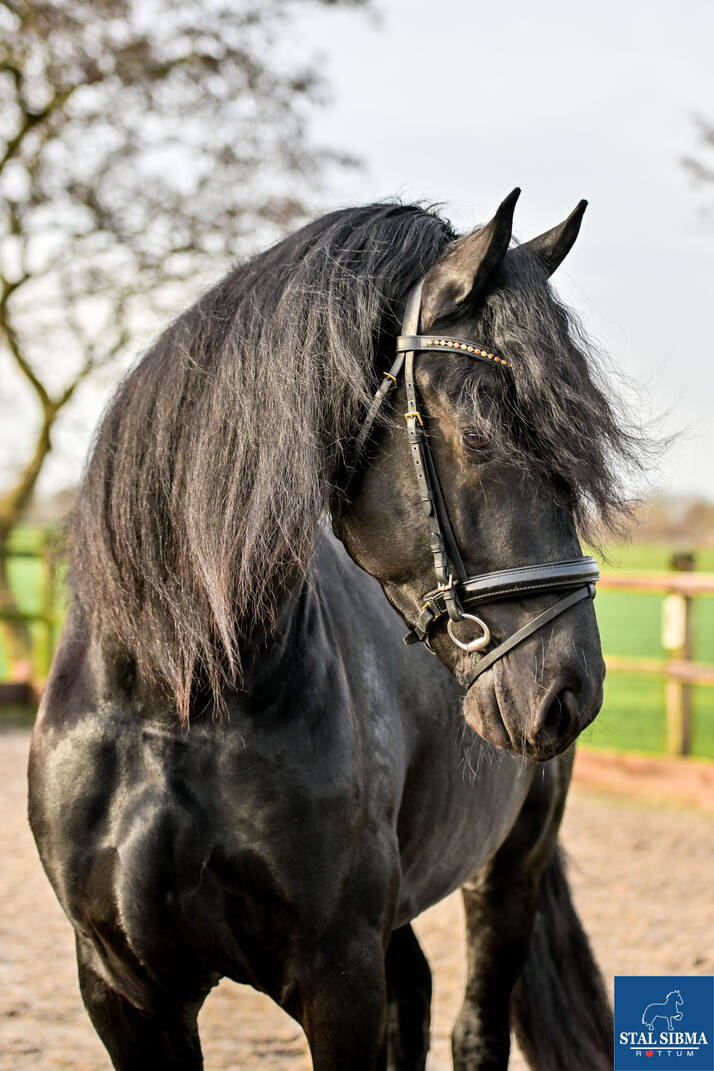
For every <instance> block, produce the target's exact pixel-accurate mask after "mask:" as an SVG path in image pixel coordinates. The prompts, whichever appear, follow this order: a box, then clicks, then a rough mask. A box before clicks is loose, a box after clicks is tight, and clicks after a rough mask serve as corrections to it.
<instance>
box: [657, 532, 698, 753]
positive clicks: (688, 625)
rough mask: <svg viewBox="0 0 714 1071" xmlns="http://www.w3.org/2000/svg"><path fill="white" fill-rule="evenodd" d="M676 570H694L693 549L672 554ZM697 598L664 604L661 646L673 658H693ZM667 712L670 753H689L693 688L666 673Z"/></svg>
mask: <svg viewBox="0 0 714 1071" xmlns="http://www.w3.org/2000/svg"><path fill="white" fill-rule="evenodd" d="M670 568H671V569H672V571H673V572H679V573H690V572H693V571H694V568H695V561H694V553H693V552H692V551H677V552H676V553H674V554H673V555H672V559H671V562H670ZM693 606H694V600H693V598H692V597H691V596H690V595H679V594H672V595H668V596H667V597H666V598H665V600H664V604H663V607H662V610H663V620H662V645H663V646H664V647H665V648H666V649H667V653H668V655H669V657H670V658H671V659H674V660H676V661H684V662H690V661H691V660H692V658H693V657H694V621H693V613H692V611H693ZM665 709H666V714H667V751H668V752H669V754H670V755H689V753H690V751H691V746H692V687H691V685H690V684H686V683H684V682H683V681H681V680H677V679H675V678H674V677H671V676H669V674H668V675H667V679H666V683H665Z"/></svg>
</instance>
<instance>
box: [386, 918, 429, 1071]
mask: <svg viewBox="0 0 714 1071" xmlns="http://www.w3.org/2000/svg"><path fill="white" fill-rule="evenodd" d="M386 967H387V997H388V1001H389V1024H388V1032H389V1071H424V1068H425V1067H426V1056H427V1053H428V1051H429V1023H430V1018H431V971H430V969H429V964H428V963H427V960H426V956H425V955H424V953H423V952H422V950H421V948H420V946H419V942H418V941H417V939H416V935H415V933H414V931H413V929H412V928H411V926H402V927H401V928H400V929H398V930H394V932H393V933H392V936H391V938H390V940H389V947H388V948H387V961H386Z"/></svg>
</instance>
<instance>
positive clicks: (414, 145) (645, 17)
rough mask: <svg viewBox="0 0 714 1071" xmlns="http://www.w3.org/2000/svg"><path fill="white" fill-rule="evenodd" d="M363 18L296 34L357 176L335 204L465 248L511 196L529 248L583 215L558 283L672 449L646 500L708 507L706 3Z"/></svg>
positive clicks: (712, 366) (712, 301) (713, 111)
mask: <svg viewBox="0 0 714 1071" xmlns="http://www.w3.org/2000/svg"><path fill="white" fill-rule="evenodd" d="M378 7H379V10H380V11H381V13H382V15H381V19H380V21H379V22H378V23H374V22H369V21H368V20H364V19H360V18H357V17H356V16H355V15H354V14H351V13H343V14H340V15H336V14H330V13H325V12H324V11H323V12H322V13H320V14H317V15H314V16H311V17H310V18H309V19H308V20H306V21H305V23H304V25H303V31H304V33H305V34H306V35H307V37H308V38H309V39H310V40H311V41H313V42H315V44H316V46H317V47H319V48H320V49H321V50H322V54H323V62H324V64H325V69H326V73H327V76H328V81H330V82H331V84H332V86H333V88H334V101H333V105H332V107H331V108H330V109H329V110H328V111H327V112H325V113H324V114H322V115H321V116H320V119H319V134H320V136H321V138H322V140H323V141H325V142H326V143H328V144H336V145H343V146H346V147H348V148H350V149H351V150H352V151H353V152H354V153H355V154H356V155H358V156H360V157H362V158H363V160H364V161H365V163H366V165H367V166H366V169H365V171H364V172H363V173H361V174H358V175H350V176H346V177H344V178H343V179H342V181H341V185H340V188H339V190H338V193H337V196H338V198H339V199H340V201H341V202H342V203H356V202H359V201H365V200H370V199H373V198H376V197H382V196H385V195H393V194H399V195H401V196H402V197H404V198H407V199H421V198H425V199H427V200H429V201H439V202H443V203H444V212H445V214H446V215H448V216H449V217H450V218H451V219H452V220H453V222H454V223H455V224H456V225H457V226H458V227H459V228H461V229H466V228H468V227H470V226H472V225H474V224H475V223H478V222H483V221H485V220H486V219H487V218H489V217H490V215H491V214H492V213H493V211H494V209H495V208H496V206H497V204H498V203H499V201H500V200H502V198H503V197H504V196H505V195H506V194H507V193H508V192H509V190H511V189H512V188H513V187H514V186H521V187H522V190H523V193H522V195H521V199H520V201H519V203H518V206H517V208H516V222H515V234H516V236H517V237H518V238H519V239H527V238H529V237H532V236H533V235H535V234H538V233H540V232H541V231H543V230H545V229H547V228H549V227H551V226H553V225H554V224H555V223H557V222H558V221H559V220H561V219H562V218H564V217H565V216H566V215H567V214H568V213H569V212H570V210H571V209H572V208H573V206H574V205H575V204H576V202H577V201H578V200H579V199H580V198H581V197H585V198H587V199H588V200H589V202H590V205H589V208H588V211H587V213H586V216H585V221H584V223H583V228H582V230H581V234H580V238H579V240H578V243H577V244H576V246H575V248H574V250H573V252H572V253H571V254H570V256H569V257H568V260H567V261H566V262H565V264H564V265H563V267H562V268H561V269H560V270H559V272H558V274H557V276H556V277H555V280H554V281H555V282H556V283H557V286H558V289H559V290H560V292H561V294H562V295H563V297H564V298H565V299H566V300H567V301H568V302H569V303H570V304H571V305H573V306H575V308H576V309H577V310H578V312H579V313H580V315H581V317H582V318H583V319H584V321H585V323H586V325H587V327H588V328H589V331H590V333H591V334H592V335H594V336H595V337H596V338H597V339H598V340H600V342H601V343H602V344H603V345H604V346H605V347H606V348H607V350H608V351H609V353H610V354H611V356H612V358H613V360H614V362H615V364H616V366H617V367H618V368H620V369H622V371H623V372H624V373H626V374H627V375H628V376H630V377H633V378H634V379H635V380H636V381H637V382H638V383H639V384H640V386H641V387H642V389H643V395H644V404H645V405H647V404H649V406H650V408H651V411H652V412H653V413H660V414H661V413H663V412H665V411H667V410H669V411H670V416H669V418H668V419H667V421H666V427H667V428H668V429H669V430H672V429H681V430H682V436H681V439H680V440H679V442H678V443H677V444H676V445H675V446H674V447H672V448H671V449H670V451H669V454H668V456H667V458H666V461H665V462H664V463H663V465H662V466H661V469H660V470H659V471H658V472H655V473H654V474H653V482H654V484H655V485H657V486H660V487H662V488H663V489H667V490H670V491H677V492H682V491H695V492H699V493H703V494H706V495H708V496H710V497H713V498H714V474H713V473H712V465H713V463H714V342H713V340H712V339H713V334H714V322H713V320H714V317H713V315H712V311H713V308H712V307H713V306H714V186H712V187H710V189H709V190H708V191H705V190H704V189H702V188H697V187H696V186H694V185H693V183H692V180H691V178H690V176H689V174H688V173H687V172H686V171H685V170H684V169H683V168H682V166H681V164H680V158H681V157H682V155H684V154H687V153H692V152H693V151H694V150H695V148H696V146H697V131H696V127H695V124H694V121H693V119H694V116H695V115H697V114H699V115H704V116H708V117H709V118H710V119H711V120H712V122H714V59H713V57H714V3H711V2H709V0H707V2H705V0H685V2H684V3H678V4H672V3H671V2H669V3H663V2H659V0H649V2H647V3H645V2H643V0H635V2H629V3H628V2H627V0H619V2H615V0H599V2H598V3H597V4H587V5H586V4H579V3H574V2H573V0H568V2H565V0H541V2H539V3H537V4H534V3H532V2H527V0H518V2H503V3H500V4H494V3H489V4H483V3H477V2H476V3H473V2H472V3H466V2H459V0H439V2H438V3H435V2H434V0H430V2H428V3H427V2H425V0H381V2H380V3H379V4H378ZM712 156H714V153H712ZM707 202H708V203H709V204H710V205H711V208H712V214H711V215H710V216H709V217H708V218H706V217H704V216H703V215H702V211H701V210H702V206H704V205H705V204H706V203H707Z"/></svg>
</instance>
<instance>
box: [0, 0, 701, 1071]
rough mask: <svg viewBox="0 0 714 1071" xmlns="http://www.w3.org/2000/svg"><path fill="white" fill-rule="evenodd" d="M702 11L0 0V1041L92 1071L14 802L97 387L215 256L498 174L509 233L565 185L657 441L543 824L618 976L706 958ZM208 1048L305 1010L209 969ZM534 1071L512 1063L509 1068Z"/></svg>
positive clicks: (428, 924) (596, 322)
mask: <svg viewBox="0 0 714 1071" xmlns="http://www.w3.org/2000/svg"><path fill="white" fill-rule="evenodd" d="M712 42H714V3H712V2H711V0H687V2H686V3H685V4H678V5H676V4H671V3H664V2H662V0H648V2H647V3H645V2H644V0H631V2H630V3H622V0H617V2H616V0H600V2H599V3H598V4H596V5H593V4H590V5H584V4H574V3H573V2H572V0H568V2H566V0H541V2H540V3H538V4H533V3H531V2H527V0H510V2H504V3H500V4H484V3H479V2H474V0H471V2H469V3H467V2H465V0H441V2H440V3H438V4H435V3H433V2H429V3H427V2H426V0H369V2H365V0H322V2H318V0H310V2H307V0H0V730H2V731H0V813H2V815H3V819H4V820H3V821H2V822H0V858H2V860H3V866H2V867H0V902H2V904H3V911H2V913H1V914H0V945H1V946H2V956H1V957H0V978H2V981H3V985H2V986H0V1050H1V1051H2V1053H3V1056H2V1057H1V1058H0V1063H2V1066H3V1067H4V1068H5V1067H6V1068H7V1069H8V1071H36V1069H37V1068H54V1067H62V1068H70V1069H73V1071H89V1069H91V1071H98V1069H99V1068H107V1069H108V1066H109V1065H108V1060H107V1056H106V1053H105V1052H104V1050H103V1048H102V1047H101V1045H100V1043H99V1041H98V1039H97V1037H96V1036H95V1034H94V1032H93V1030H92V1029H91V1027H90V1024H89V1021H88V1019H87V1017H86V1015H85V1013H84V1009H83V1007H82V1004H81V1000H80V997H79V993H78V991H77V986H76V976H75V968H74V965H73V964H74V956H73V952H72V943H73V942H72V936H71V931H70V928H69V927H68V925H67V921H66V919H65V917H64V915H63V914H62V912H61V910H60V908H59V906H58V904H57V902H56V901H55V899H54V897H53V896H52V894H51V892H50V889H49V887H48V885H47V883H46V881H45V879H44V876H43V874H42V872H41V869H40V866H39V864H38V860H37V857H36V852H35V848H34V845H33V843H32V841H31V838H30V834H29V830H28V828H27V822H26V819H25V811H26V787H25V768H26V762H27V750H28V744H29V725H30V724H31V722H32V719H33V717H34V714H35V711H36V707H37V700H38V697H39V695H40V694H41V689H42V687H43V683H44V681H45V679H46V676H47V673H48V670H49V665H50V662H51V659H52V653H53V650H54V646H55V643H56V640H57V636H58V634H59V630H60V629H61V625H62V620H63V616H64V612H65V606H64V596H63V590H62V572H63V566H62V553H61V548H62V534H63V522H64V519H65V518H66V516H67V513H68V510H69V509H71V506H72V501H73V497H74V489H75V488H76V486H77V482H78V480H79V478H80V473H81V468H82V461H83V458H84V456H85V454H86V452H87V449H88V447H89V444H90V442H91V436H92V431H93V428H94V427H95V426H96V423H97V420H98V418H99V416H100V413H101V411H102V408H103V406H104V405H105V404H106V401H107V399H108V398H109V396H110V395H111V393H112V391H113V390H114V389H115V387H116V384H117V382H118V380H119V378H120V377H121V376H122V374H123V373H124V372H125V370H126V369H127V368H128V367H130V365H131V363H132V362H133V361H135V360H136V359H137V357H138V356H139V355H140V354H141V352H142V350H143V349H144V348H145V347H146V345H147V344H148V342H149V341H150V340H151V338H152V337H153V336H154V335H155V334H156V333H157V332H159V331H160V330H161V329H162V328H163V326H164V325H165V324H166V323H167V321H168V319H169V318H170V317H172V316H174V315H175V314H177V313H178V312H179V311H180V310H181V309H182V308H183V307H184V306H185V305H186V304H187V303H188V302H190V301H192V300H193V299H195V298H196V296H197V295H199V294H200V293H201V291H202V290H203V289H204V288H205V287H206V286H207V285H209V284H210V283H212V282H214V281H215V280H217V279H218V278H220V277H221V276H222V275H223V274H224V273H225V272H226V270H227V269H228V267H229V266H230V265H231V263H233V262H234V261H235V259H236V258H241V257H245V256H247V255H248V254H250V253H251V251H253V250H255V249H258V248H261V247H263V246H265V245H266V244H268V243H270V242H271V241H274V240H276V239H277V238H279V237H280V236H281V235H283V234H284V233H286V232H287V231H289V230H290V229H292V228H295V227H297V226H298V225H300V224H301V223H302V222H303V221H305V220H307V219H309V218H311V217H313V216H315V215H319V214H322V213H323V212H325V211H328V210H330V209H332V208H334V207H337V206H340V205H350V204H357V203H360V202H365V201H369V200H374V199H380V198H392V197H399V198H402V199H404V200H410V201H411V200H418V201H420V202H422V203H424V204H435V205H438V206H439V210H440V211H441V212H442V213H443V214H444V215H446V216H447V217H449V218H450V219H451V220H452V222H453V223H454V224H455V225H456V226H457V227H458V228H459V229H461V230H463V231H466V230H468V229H469V228H472V227H474V226H476V225H478V224H479V223H481V222H483V221H485V220H487V219H489V218H490V217H491V215H492V214H493V211H494V209H495V208H496V206H497V205H498V203H499V202H500V201H501V200H502V198H503V197H504V196H505V195H506V194H507V193H508V192H509V191H510V190H511V189H512V188H513V187H514V186H517V185H518V186H521V187H522V189H523V193H522V196H521V199H520V201H519V203H518V206H517V213H516V223H515V233H516V236H517V237H518V238H519V239H521V240H524V239H529V238H532V237H533V236H535V235H537V234H539V233H541V232H542V231H544V230H546V229H548V228H550V227H552V226H554V225H555V224H556V223H557V222H559V221H560V220H562V219H563V218H564V217H565V216H566V215H567V214H568V213H569V212H570V210H571V209H572V208H573V206H574V205H575V204H576V203H577V201H578V200H579V199H580V198H582V197H585V198H587V199H588V200H589V202H590V207H589V208H588V212H587V214H586V217H585V221H584V225H583V228H582V231H581V235H580V238H579V240H578V242H577V244H576V246H575V248H574V250H573V252H572V253H571V254H570V256H569V257H568V259H567V261H566V262H565V265H564V266H563V267H562V268H561V269H560V270H559V271H558V273H557V275H556V276H555V279H554V283H555V286H556V287H557V289H558V291H559V293H560V294H561V296H562V297H563V298H564V300H566V301H567V302H568V303H569V304H570V305H571V306H572V307H574V308H575V309H576V310H577V312H578V313H579V315H580V317H581V318H582V320H583V321H584V324H585V326H586V329H587V331H588V332H589V334H590V335H591V336H592V337H594V339H595V340H597V341H598V342H599V344H600V346H601V347H602V349H603V351H604V352H605V353H606V354H608V355H609V356H608V360H609V367H610V381H611V384H612V390H613V392H617V393H618V394H620V395H622V396H623V397H624V399H625V401H626V402H627V404H628V405H629V406H630V407H631V410H632V411H633V413H634V414H635V416H636V418H637V419H638V420H639V421H640V422H642V423H643V424H645V425H646V426H648V427H649V429H650V431H651V432H652V434H653V436H654V437H656V438H658V439H659V440H660V441H663V440H665V439H669V440H670V442H669V446H668V448H667V449H666V450H664V451H663V452H662V453H661V456H660V457H659V459H658V460H657V461H656V462H655V464H654V465H653V467H652V468H651V470H650V472H649V478H648V481H647V482H645V483H644V484H643V483H639V484H637V483H635V482H634V477H632V476H631V474H628V473H626V474H625V476H626V477H627V478H628V479H629V480H630V487H631V491H632V495H633V497H636V498H637V500H638V504H637V507H636V509H635V512H634V520H633V524H632V526H631V528H630V536H629V540H628V541H627V542H624V543H620V544H614V543H612V542H611V541H609V542H608V541H606V543H605V546H604V548H603V549H604V553H601V554H600V560H601V564H602V569H603V579H602V582H601V584H600V585H599V589H598V596H597V602H596V608H597V612H598V618H599V622H600V627H601V632H602V636H603V646H604V649H605V652H606V659H607V663H608V678H607V682H606V695H605V704H604V707H603V710H602V712H601V714H600V715H599V717H598V718H597V719H596V720H595V722H594V723H593V725H592V726H591V727H590V728H589V729H588V730H587V731H586V732H585V733H584V734H583V736H582V737H581V741H580V746H579V748H578V755H577V758H576V765H575V786H574V789H573V791H571V794H570V797H569V801H568V807H567V810H566V816H565V822H564V826H563V830H562V842H563V844H564V847H565V851H566V854H567V856H568V858H569V863H570V874H571V881H572V884H573V887H574V890H575V897H576V902H577V905H578V910H579V912H580V914H581V916H582V918H583V921H584V923H585V927H586V930H587V932H588V934H589V936H590V940H591V941H592V944H593V947H594V949H595V952H596V955H597V957H598V959H599V961H600V964H601V967H602V970H603V973H604V977H605V979H606V982H607V983H608V984H610V983H611V980H612V977H613V975H615V974H623V973H624V974H627V973H633V974H649V975H660V974H661V975H665V974H672V973H677V974H684V975H689V974H712V973H714V959H713V958H712V954H711V941H710V940H707V936H710V935H711V932H712V927H714V917H713V916H712V898H711V873H712V848H711V813H703V812H707V811H708V812H711V810H712V807H713V806H714V803H713V802H712V801H714V762H712V761H711V760H713V759H714V687H712V685H714V598H712V596H714V475H713V474H712V465H713V462H714V421H712V411H713V410H714V401H713V399H714V352H713V347H712V301H713V298H714V288H713V287H712V275H713V273H712V267H713V266H714V92H713V89H714V86H713V84H712V79H713V73H712V71H713V69H712V62H711V54H712ZM416 929H417V932H418V933H419V937H420V940H421V941H422V942H423V944H424V948H425V950H426V952H427V955H428V957H429V960H430V962H431V964H432V968H433V970H434V976H435V992H434V1016H433V1021H432V1022H433V1029H432V1039H433V1040H432V1051H431V1054H430V1058H429V1064H428V1067H429V1071H447V1069H448V1068H451V1058H450V1042H449V1035H450V1031H451V1026H452V1023H453V1020H454V1016H455V1014H456V1010H457V1008H458V1006H459V1004H460V1002H461V999H462V995H463V986H464V976H465V951H464V944H463V940H462V938H461V937H460V935H461V934H462V932H463V918H462V915H461V902H460V899H459V897H458V895H456V894H455V895H453V896H451V897H449V898H447V899H446V900H445V901H442V902H441V903H440V904H438V905H437V906H436V907H434V908H433V909H431V910H430V911H428V912H426V913H425V914H424V915H423V916H422V917H420V918H419V919H418V920H417V923H416ZM200 1022H201V1027H202V1038H203V1042H204V1051H205V1055H206V1067H207V1068H212V1069H213V1071H219V1069H221V1068H223V1069H225V1071H228V1069H230V1068H235V1067H236V1066H239V1065H240V1066H241V1067H242V1068H246V1069H248V1068H260V1069H261V1071H271V1069H272V1071H309V1068H310V1067H311V1062H310V1058H309V1054H308V1052H307V1047H306V1044H305V1040H304V1037H303V1035H302V1033H301V1031H300V1030H299V1028H298V1027H297V1025H296V1024H295V1023H294V1022H293V1021H292V1020H290V1019H288V1017H287V1016H286V1015H284V1014H283V1013H281V1012H280V1011H279V1010H278V1009H277V1008H276V1007H275V1006H274V1005H271V1004H270V1002H269V1001H268V999H267V998H266V997H265V996H263V995H261V994H258V993H256V992H254V991H252V990H249V989H246V988H245V987H237V986H235V985H233V984H232V983H229V982H227V981H225V980H224V981H223V982H222V983H221V985H220V986H219V988H218V990H217V991H216V993H215V994H213V995H212V996H211V997H210V999H209V1000H208V1001H207V1003H206V1006H205V1008H204V1010H203V1011H202V1013H201V1020H200ZM509 1066H510V1067H511V1068H512V1069H513V1071H525V1066H526V1065H525V1061H524V1060H523V1059H522V1058H521V1056H520V1055H519V1054H518V1053H517V1052H515V1053H514V1055H513V1057H512V1060H511V1063H510V1065H509Z"/></svg>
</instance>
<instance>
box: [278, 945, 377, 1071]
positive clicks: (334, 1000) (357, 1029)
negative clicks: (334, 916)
mask: <svg viewBox="0 0 714 1071" xmlns="http://www.w3.org/2000/svg"><path fill="white" fill-rule="evenodd" d="M301 959H302V962H301V964H300V967H299V981H297V994H296V996H297V999H296V1000H293V999H290V1000H289V1002H288V1003H287V1004H286V1005H285V1007H286V1010H288V1011H289V1012H290V1013H291V1014H293V1015H294V1016H295V1018H296V1019H298V1021H299V1022H300V1023H301V1024H302V1028H303V1030H304V1031H305V1034H306V1036H307V1040H308V1043H309V1045H310V1053H311V1055H312V1063H313V1068H314V1071H385V1069H386V1066H387V986H386V979H385V970H384V947H383V944H382V941H381V939H380V938H379V936H378V935H368V936H366V937H363V938H360V937H359V936H358V935H357V934H354V933H353V934H352V939H351V940H350V942H349V945H348V947H346V948H345V947H340V942H336V943H333V942H323V943H322V944H321V947H320V948H319V949H317V950H315V953H314V955H310V954H309V953H307V954H306V953H305V950H303V953H302V956H301Z"/></svg>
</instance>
